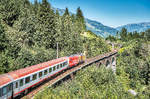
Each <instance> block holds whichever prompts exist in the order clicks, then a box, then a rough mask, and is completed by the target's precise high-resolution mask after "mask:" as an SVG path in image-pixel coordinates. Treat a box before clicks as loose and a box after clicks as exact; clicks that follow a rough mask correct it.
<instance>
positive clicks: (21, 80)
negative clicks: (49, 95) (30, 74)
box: [19, 78, 24, 91]
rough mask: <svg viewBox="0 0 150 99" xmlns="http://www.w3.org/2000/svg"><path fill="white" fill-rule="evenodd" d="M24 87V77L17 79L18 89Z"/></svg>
mask: <svg viewBox="0 0 150 99" xmlns="http://www.w3.org/2000/svg"><path fill="white" fill-rule="evenodd" d="M23 89H24V78H23V79H20V80H19V91H22V90H23Z"/></svg>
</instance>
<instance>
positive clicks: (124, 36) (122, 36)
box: [120, 28, 127, 41]
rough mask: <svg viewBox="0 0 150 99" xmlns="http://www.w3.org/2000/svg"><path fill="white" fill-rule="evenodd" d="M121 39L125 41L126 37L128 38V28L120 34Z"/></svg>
mask: <svg viewBox="0 0 150 99" xmlns="http://www.w3.org/2000/svg"><path fill="white" fill-rule="evenodd" d="M120 37H121V39H122V40H123V41H125V40H126V37H127V29H126V28H122V30H121V32H120Z"/></svg>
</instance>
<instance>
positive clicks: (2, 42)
mask: <svg viewBox="0 0 150 99" xmlns="http://www.w3.org/2000/svg"><path fill="white" fill-rule="evenodd" d="M7 45H8V40H7V38H6V34H5V31H4V28H3V26H2V25H1V23H0V52H2V51H4V50H5V49H6V48H7Z"/></svg>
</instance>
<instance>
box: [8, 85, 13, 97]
mask: <svg viewBox="0 0 150 99" xmlns="http://www.w3.org/2000/svg"><path fill="white" fill-rule="evenodd" d="M7 91H8V94H7V98H11V97H12V95H13V83H11V84H9V85H8V86H7Z"/></svg>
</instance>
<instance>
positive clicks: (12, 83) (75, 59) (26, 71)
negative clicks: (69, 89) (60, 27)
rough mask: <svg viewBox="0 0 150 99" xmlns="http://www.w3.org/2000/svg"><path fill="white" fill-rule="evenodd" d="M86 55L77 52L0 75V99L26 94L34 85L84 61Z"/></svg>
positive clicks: (9, 98)
mask: <svg viewBox="0 0 150 99" xmlns="http://www.w3.org/2000/svg"><path fill="white" fill-rule="evenodd" d="M84 61H85V55H83V54H77V55H72V56H69V57H62V58H58V59H54V60H51V61H48V62H44V63H40V64H37V65H33V66H29V67H26V68H22V69H19V70H16V71H12V72H9V73H6V74H2V75H0V99H11V98H14V97H17V96H18V95H21V94H26V93H27V92H28V90H30V89H31V88H32V87H35V86H37V85H38V84H40V83H42V82H43V81H45V80H46V79H48V78H50V77H52V76H54V75H56V74H58V73H60V72H61V71H63V70H65V69H67V68H71V67H73V66H75V65H78V64H80V63H83V62H84Z"/></svg>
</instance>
